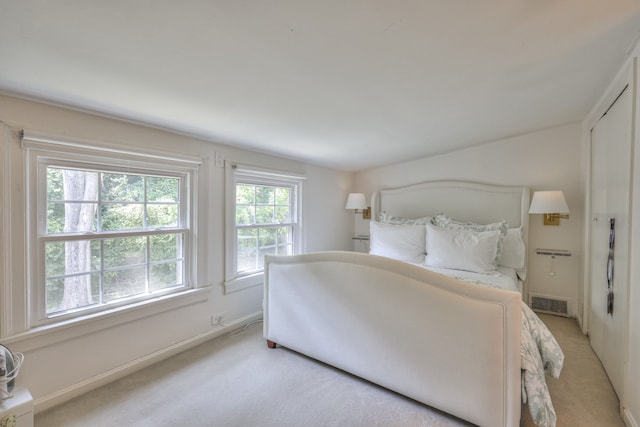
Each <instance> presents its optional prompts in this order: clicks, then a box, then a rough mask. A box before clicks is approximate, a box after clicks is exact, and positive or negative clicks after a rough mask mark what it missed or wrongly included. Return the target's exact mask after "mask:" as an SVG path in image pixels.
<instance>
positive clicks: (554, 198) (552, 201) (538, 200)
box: [529, 191, 569, 214]
mask: <svg viewBox="0 0 640 427" xmlns="http://www.w3.org/2000/svg"><path fill="white" fill-rule="evenodd" d="M529 213H530V214H547V213H561V214H568V213H569V206H568V205H567V201H566V199H565V198H564V193H563V192H562V191H536V192H534V193H533V199H532V200H531V206H530V207H529Z"/></svg>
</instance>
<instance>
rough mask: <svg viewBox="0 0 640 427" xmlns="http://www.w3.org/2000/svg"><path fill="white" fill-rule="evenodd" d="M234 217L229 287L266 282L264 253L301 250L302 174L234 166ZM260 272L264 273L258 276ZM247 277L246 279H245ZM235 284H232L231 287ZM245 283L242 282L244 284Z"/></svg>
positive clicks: (230, 227) (230, 228)
mask: <svg viewBox="0 0 640 427" xmlns="http://www.w3.org/2000/svg"><path fill="white" fill-rule="evenodd" d="M231 182H233V188H231V189H230V190H231V191H230V193H231V196H232V197H228V199H227V200H228V201H229V199H231V200H230V201H231V206H232V212H231V215H229V217H231V218H233V220H232V224H228V235H229V236H228V237H229V238H228V243H229V246H230V254H231V255H232V256H230V257H229V260H228V262H227V268H228V270H229V271H230V272H231V274H227V276H228V277H227V290H230V289H231V288H233V287H234V286H235V285H237V284H238V283H237V282H238V281H240V282H243V281H244V283H245V285H247V286H250V285H257V284H260V283H262V278H261V273H262V271H263V269H264V256H265V255H267V254H271V255H293V254H295V253H299V252H301V248H300V246H301V238H300V235H301V232H300V228H301V227H300V226H301V221H300V208H299V204H300V197H301V196H300V193H301V187H302V185H301V184H302V178H301V177H300V176H293V175H285V174H281V173H275V172H265V171H263V170H259V169H255V168H247V167H232V180H231ZM256 275H260V277H259V278H258V279H256V277H255V276H256ZM243 278H244V279H245V280H243ZM230 285H231V288H230ZM242 287H243V286H241V288H242Z"/></svg>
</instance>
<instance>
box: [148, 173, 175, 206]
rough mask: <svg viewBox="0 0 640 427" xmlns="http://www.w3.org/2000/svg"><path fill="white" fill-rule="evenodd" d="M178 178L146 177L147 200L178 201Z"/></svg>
mask: <svg viewBox="0 0 640 427" xmlns="http://www.w3.org/2000/svg"><path fill="white" fill-rule="evenodd" d="M179 185H180V180H179V179H177V178H158V177H153V176H150V177H147V201H149V202H178V201H179V194H180V190H179V188H180V187H179Z"/></svg>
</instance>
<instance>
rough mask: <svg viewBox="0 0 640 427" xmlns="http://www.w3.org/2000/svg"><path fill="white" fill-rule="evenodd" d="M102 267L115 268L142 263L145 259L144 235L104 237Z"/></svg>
mask: <svg viewBox="0 0 640 427" xmlns="http://www.w3.org/2000/svg"><path fill="white" fill-rule="evenodd" d="M103 244H104V267H105V268H115V267H123V266H126V265H135V264H144V263H145V262H146V259H147V239H146V237H123V238H118V239H104V243H103Z"/></svg>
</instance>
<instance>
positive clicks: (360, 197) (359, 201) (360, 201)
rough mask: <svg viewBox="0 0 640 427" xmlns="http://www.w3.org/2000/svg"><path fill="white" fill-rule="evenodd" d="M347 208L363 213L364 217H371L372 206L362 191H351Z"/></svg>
mask: <svg viewBox="0 0 640 427" xmlns="http://www.w3.org/2000/svg"><path fill="white" fill-rule="evenodd" d="M344 208H345V209H354V210H355V212H354V213H357V214H358V213H362V219H371V208H370V207H368V206H367V201H366V199H365V198H364V194H362V193H349V196H348V197H347V204H346V205H345V206H344Z"/></svg>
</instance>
